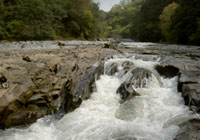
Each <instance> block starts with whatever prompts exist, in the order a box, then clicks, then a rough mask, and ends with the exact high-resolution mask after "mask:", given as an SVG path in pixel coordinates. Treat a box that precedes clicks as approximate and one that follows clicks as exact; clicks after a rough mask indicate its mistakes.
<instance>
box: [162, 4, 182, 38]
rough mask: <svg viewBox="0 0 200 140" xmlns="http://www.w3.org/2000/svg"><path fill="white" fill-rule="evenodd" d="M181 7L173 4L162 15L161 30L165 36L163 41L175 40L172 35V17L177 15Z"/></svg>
mask: <svg viewBox="0 0 200 140" xmlns="http://www.w3.org/2000/svg"><path fill="white" fill-rule="evenodd" d="M178 7H179V4H177V3H175V2H173V3H171V4H169V5H167V6H166V7H165V8H164V9H163V11H162V14H161V15H160V17H159V18H160V28H161V31H162V35H163V41H167V42H172V40H173V38H172V35H171V33H170V27H171V23H172V16H173V15H174V14H175V11H176V9H177V8H178Z"/></svg>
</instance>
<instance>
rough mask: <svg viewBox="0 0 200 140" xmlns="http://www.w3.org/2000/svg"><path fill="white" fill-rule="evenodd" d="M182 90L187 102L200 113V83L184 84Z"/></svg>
mask: <svg viewBox="0 0 200 140" xmlns="http://www.w3.org/2000/svg"><path fill="white" fill-rule="evenodd" d="M182 92H183V97H184V99H185V104H186V105H188V106H190V107H191V109H192V110H193V111H195V112H199V113H200V84H183V87H182Z"/></svg>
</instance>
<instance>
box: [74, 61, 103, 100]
mask: <svg viewBox="0 0 200 140" xmlns="http://www.w3.org/2000/svg"><path fill="white" fill-rule="evenodd" d="M103 72H104V64H103V63H100V64H99V65H98V66H92V67H91V68H89V69H88V70H87V71H86V72H85V73H84V74H83V77H82V78H81V79H80V81H79V82H78V84H77V85H75V87H74V90H73V95H75V96H76V97H77V98H81V99H88V98H89V97H90V95H91V93H92V92H93V91H94V89H95V80H98V79H99V77H100V75H102V74H103Z"/></svg>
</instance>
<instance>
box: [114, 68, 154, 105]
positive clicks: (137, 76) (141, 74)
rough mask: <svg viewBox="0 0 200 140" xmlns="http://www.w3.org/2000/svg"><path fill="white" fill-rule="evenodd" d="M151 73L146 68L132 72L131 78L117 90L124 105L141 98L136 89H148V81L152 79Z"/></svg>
mask: <svg viewBox="0 0 200 140" xmlns="http://www.w3.org/2000/svg"><path fill="white" fill-rule="evenodd" d="M151 76H152V73H151V71H149V70H147V69H144V68H135V69H133V70H131V73H130V76H129V77H128V78H127V79H126V80H125V82H124V83H123V84H122V85H121V86H120V87H119V88H118V89H117V93H118V94H120V96H121V100H122V103H123V102H125V101H126V100H129V99H131V98H133V97H134V96H139V94H138V93H137V92H136V91H135V89H134V88H143V87H146V84H147V82H148V80H150V79H151Z"/></svg>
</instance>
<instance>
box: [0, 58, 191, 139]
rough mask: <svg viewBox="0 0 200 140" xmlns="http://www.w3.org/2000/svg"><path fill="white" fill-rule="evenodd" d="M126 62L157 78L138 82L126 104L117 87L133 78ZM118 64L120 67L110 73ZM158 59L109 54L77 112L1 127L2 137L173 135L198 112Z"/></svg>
mask: <svg viewBox="0 0 200 140" xmlns="http://www.w3.org/2000/svg"><path fill="white" fill-rule="evenodd" d="M127 61H128V62H132V63H134V68H145V69H147V70H149V71H151V73H152V78H151V79H143V81H142V82H143V83H144V84H145V86H141V87H133V88H134V90H136V91H137V93H139V96H135V97H134V98H131V99H129V100H126V101H125V102H124V103H121V102H120V100H121V99H120V95H119V94H116V91H117V89H118V88H119V86H120V85H121V84H122V83H123V82H124V81H126V79H127V78H129V77H130V72H127V73H123V67H122V64H123V63H124V62H127ZM113 63H116V64H117V67H118V72H117V73H115V74H114V75H112V76H111V75H107V74H106V70H107V69H109V67H110V66H111V65H112V64H113ZM157 64H159V57H158V58H157V59H156V60H155V61H143V60H141V59H136V58H135V57H134V56H131V57H130V55H129V57H127V56H115V57H113V58H112V59H108V60H107V61H106V62H105V74H104V75H101V76H100V79H99V80H97V81H96V91H95V92H94V93H93V94H92V95H91V97H90V99H88V100H85V101H84V102H83V103H82V104H81V106H80V107H79V108H77V109H76V110H75V111H73V112H71V113H68V114H66V115H65V116H64V117H63V118H61V119H60V120H56V119H55V118H53V117H52V116H48V117H45V118H42V119H39V120H38V121H37V122H36V123H34V124H32V125H30V126H29V127H25V128H10V129H7V130H5V131H2V132H0V140H173V139H174V138H175V137H176V136H177V134H178V133H180V132H181V131H183V130H182V128H184V127H183V126H184V125H183V124H184V122H186V121H188V120H189V119H191V118H193V117H194V115H193V114H192V113H191V111H189V108H188V106H185V105H184V100H183V98H182V96H181V93H178V91H177V84H178V82H177V81H178V79H177V77H173V78H163V77H161V76H159V75H158V73H156V71H155V70H154V66H155V65H157ZM133 86H134V85H133Z"/></svg>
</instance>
